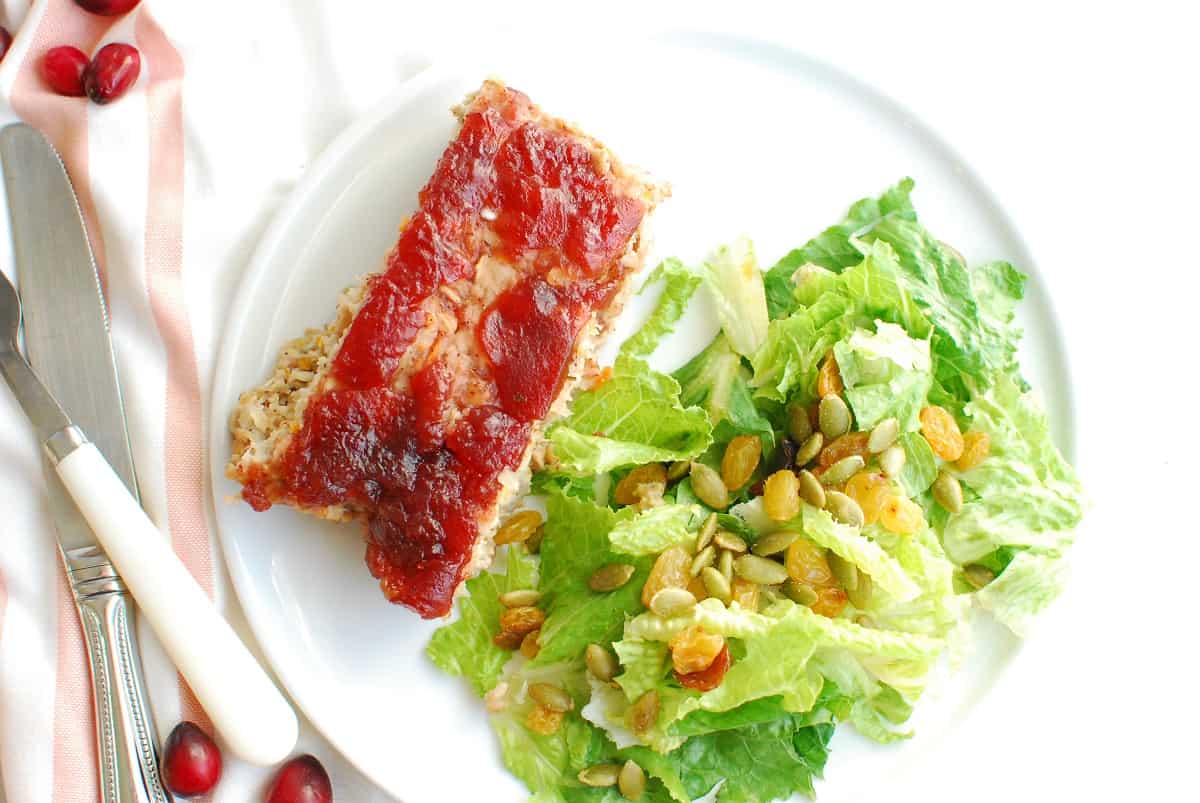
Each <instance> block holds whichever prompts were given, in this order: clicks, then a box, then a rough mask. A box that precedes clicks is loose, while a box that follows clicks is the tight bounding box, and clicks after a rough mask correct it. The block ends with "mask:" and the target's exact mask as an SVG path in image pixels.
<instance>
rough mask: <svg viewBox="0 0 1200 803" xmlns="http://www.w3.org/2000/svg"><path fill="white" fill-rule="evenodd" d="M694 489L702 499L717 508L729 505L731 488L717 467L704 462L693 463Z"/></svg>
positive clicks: (722, 508) (721, 508)
mask: <svg viewBox="0 0 1200 803" xmlns="http://www.w3.org/2000/svg"><path fill="white" fill-rule="evenodd" d="M691 476H692V490H693V491H695V492H696V496H697V497H699V498H700V501H701V502H703V503H704V504H706V505H708V506H709V507H711V508H714V509H716V510H724V509H725V508H727V507H728V506H729V489H728V488H726V487H725V482H724V481H723V480H722V479H721V475H720V474H718V473H717V472H716V470H715V469H712V468H709V467H708V466H706V465H704V464H703V463H692V474H691Z"/></svg>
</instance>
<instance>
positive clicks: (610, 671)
mask: <svg viewBox="0 0 1200 803" xmlns="http://www.w3.org/2000/svg"><path fill="white" fill-rule="evenodd" d="M583 662H584V663H585V664H587V668H588V671H589V672H591V673H592V674H593V675H594V676H595V678H596V680H598V681H600V682H601V683H608V682H609V681H610V680H612V679H613V678H614V677H616V676H617V672H619V671H621V665H620V664H619V663H617V659H616V656H614V655H613V654H612V653H611V652H609V651H608V650H606V649H604V648H603V647H601V646H600V645H599V644H589V645H587V649H586V650H584V652H583Z"/></svg>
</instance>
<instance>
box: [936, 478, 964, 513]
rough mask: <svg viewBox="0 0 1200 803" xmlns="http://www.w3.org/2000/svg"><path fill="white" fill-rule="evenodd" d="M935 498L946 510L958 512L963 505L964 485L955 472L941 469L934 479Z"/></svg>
mask: <svg viewBox="0 0 1200 803" xmlns="http://www.w3.org/2000/svg"><path fill="white" fill-rule="evenodd" d="M933 498H934V499H936V500H937V503H938V504H939V505H941V506H942V507H944V508H946V510H949V511H950V512H951V513H957V512H958V511H960V510H962V506H963V492H962V485H961V484H960V483H959V481H958V479H957V478H956V477H955V476H954V475H953V474H947V473H946V472H944V471H939V472H938V476H937V479H936V480H934V481H933Z"/></svg>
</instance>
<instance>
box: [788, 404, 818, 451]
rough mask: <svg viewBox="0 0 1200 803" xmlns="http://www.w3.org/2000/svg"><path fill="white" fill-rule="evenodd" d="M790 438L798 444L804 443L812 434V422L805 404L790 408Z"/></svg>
mask: <svg viewBox="0 0 1200 803" xmlns="http://www.w3.org/2000/svg"><path fill="white" fill-rule="evenodd" d="M787 430H788V436H789V437H790V438H791V439H792V440H794V441H795V442H796V443H804V441H806V440H808V436H809V435H811V434H812V422H811V421H809V420H808V408H807V407H805V406H804V405H803V404H793V405H792V406H790V407H788V426H787Z"/></svg>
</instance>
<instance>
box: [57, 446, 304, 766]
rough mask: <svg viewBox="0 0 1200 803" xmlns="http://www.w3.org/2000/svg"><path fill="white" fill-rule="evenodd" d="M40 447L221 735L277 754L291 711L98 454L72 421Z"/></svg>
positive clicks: (266, 756)
mask: <svg viewBox="0 0 1200 803" xmlns="http://www.w3.org/2000/svg"><path fill="white" fill-rule="evenodd" d="M45 446H46V452H47V454H48V455H49V456H50V458H51V462H52V463H53V464H54V468H55V471H57V472H58V476H59V479H61V480H62V481H63V485H64V486H65V487H66V489H67V492H68V493H70V494H71V498H72V499H74V500H75V504H76V506H77V507H78V508H79V512H81V513H82V514H83V517H84V518H85V519H87V522H88V524H89V525H90V526H91V528H92V532H94V533H95V534H96V538H97V539H98V540H99V541H100V544H101V546H103V547H104V551H105V552H106V553H108V556H109V558H110V559H111V560H112V562H113V565H114V566H116V568H117V571H119V572H120V573H121V579H122V580H124V581H125V584H126V585H127V586H128V587H129V590H130V591H131V592H132V593H133V597H134V599H136V600H137V603H138V608H140V609H141V612H142V616H143V617H145V619H146V621H147V622H149V623H150V626H151V627H152V628H153V629H154V633H155V635H157V636H158V640H159V641H160V642H162V645H163V649H165V650H166V652H167V655H169V656H171V660H172V661H173V662H174V663H175V666H176V667H177V668H178V669H179V672H180V674H182V675H183V677H184V679H185V680H186V681H187V683H188V686H189V687H191V690H192V692H193V693H194V694H195V695H196V699H197V700H198V701H199V703H200V705H201V706H202V707H203V708H204V711H205V713H207V714H208V718H209V720H210V721H211V722H212V724H213V727H214V728H216V729H217V731H219V732H220V734H221V735H222V736H223V737H225V744H226V745H227V746H228V747H229V749H230V750H231V751H232V752H233V753H234V754H236V755H237V756H238V757H240V758H242V759H245V760H246V761H248V762H250V763H251V764H257V765H258V766H262V767H265V766H269V765H271V764H275V763H277V762H279V761H282V760H283V759H284V758H286V757H287V755H288V754H289V753H290V752H291V751H292V748H293V747H295V745H296V737H297V735H298V731H299V723H298V722H297V720H296V714H295V712H294V711H292V708H291V706H290V705H288V702H287V701H286V700H285V699H284V698H283V695H281V694H280V693H279V690H278V689H277V688H275V684H274V683H273V682H272V681H271V679H270V677H268V676H267V673H266V672H265V671H264V670H263V668H262V667H261V666H260V665H259V663H258V661H257V660H255V658H254V656H253V655H251V654H250V651H249V650H248V649H246V645H245V644H243V643H242V641H241V639H239V638H238V636H237V634H236V633H234V632H233V628H232V627H230V626H229V623H228V622H226V621H225V619H224V618H222V617H221V614H220V613H218V611H217V609H216V607H215V606H214V605H213V603H212V600H210V599H209V598H208V595H207V594H205V593H204V591H203V590H202V589H201V588H200V586H199V584H197V583H196V580H195V578H193V577H192V575H191V572H189V571H188V570H187V568H186V567H184V565H183V563H182V562H181V561H180V560H179V556H178V555H176V554H175V552H174V550H172V549H171V546H170V544H168V543H167V541H166V539H164V538H163V536H162V533H161V532H159V530H158V528H157V527H156V526H155V525H154V522H152V521H150V519H149V517H147V516H146V513H145V511H144V510H142V508H141V505H139V504H138V503H137V501H136V500H135V499H134V498H133V496H132V495H131V494H130V493H129V489H128V488H126V487H125V484H124V483H123V482H121V479H120V478H119V477H118V476H117V475H116V473H115V472H114V471H113V470H112V467H111V466H110V465H109V464H108V463H107V461H105V459H104V456H103V455H101V454H100V451H99V450H98V449H97V448H96V447H95V445H93V444H92V443H89V442H88V440H87V439H86V438H85V437H84V435H83V433H82V432H81V431H80V430H79V429H78V428H76V427H73V426H72V427H67V428H66V429H64V430H61V431H59V432H57V433H55V434H54V435H52V436H51V437H50V438H49V439H48V440H47V441H46V444H45Z"/></svg>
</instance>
